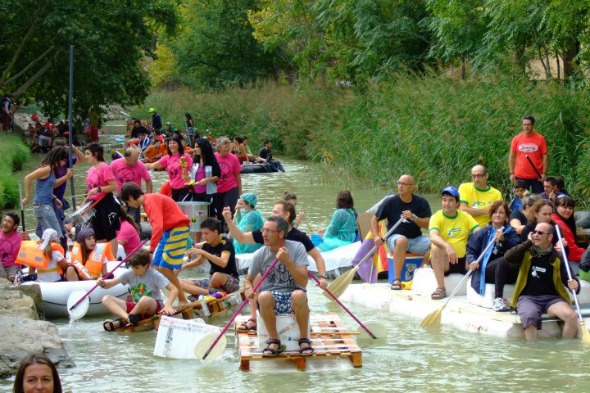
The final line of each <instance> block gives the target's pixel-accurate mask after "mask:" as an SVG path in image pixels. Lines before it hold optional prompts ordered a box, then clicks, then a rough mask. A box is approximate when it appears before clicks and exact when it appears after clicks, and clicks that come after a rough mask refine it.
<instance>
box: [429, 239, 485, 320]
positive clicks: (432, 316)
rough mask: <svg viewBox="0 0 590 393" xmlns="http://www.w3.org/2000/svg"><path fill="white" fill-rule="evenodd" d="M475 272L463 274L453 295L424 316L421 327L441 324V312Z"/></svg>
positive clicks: (478, 260)
mask: <svg viewBox="0 0 590 393" xmlns="http://www.w3.org/2000/svg"><path fill="white" fill-rule="evenodd" d="M494 242H495V240H494V239H492V241H491V242H489V243H488V245H487V246H486V248H485V249H484V250H483V251H482V253H481V254H480V256H479V258H477V259H476V260H475V262H477V263H479V262H480V261H481V260H482V258H483V257H484V255H485V254H486V253H487V252H488V249H489V248H490V247H491V246H492V244H494ZM472 273H473V270H469V271H468V272H467V274H465V275H464V276H463V278H462V279H461V281H459V284H457V286H456V287H455V289H454V290H453V292H452V293H451V296H449V298H448V299H447V301H446V302H445V304H443V305H442V306H441V307H440V308H439V309H438V310H435V311H433V312H431V313H430V314H428V315H427V316H426V318H424V319H423V320H422V322H421V323H420V327H423V328H425V327H428V326H431V325H435V324H436V325H439V324H440V318H441V314H442V312H443V310H444V309H445V307H446V306H447V304H449V302H450V301H451V299H452V298H453V296H455V294H456V293H457V291H458V290H459V288H460V287H461V285H463V282H465V281H466V280H467V278H468V277H470V276H471V274H472Z"/></svg>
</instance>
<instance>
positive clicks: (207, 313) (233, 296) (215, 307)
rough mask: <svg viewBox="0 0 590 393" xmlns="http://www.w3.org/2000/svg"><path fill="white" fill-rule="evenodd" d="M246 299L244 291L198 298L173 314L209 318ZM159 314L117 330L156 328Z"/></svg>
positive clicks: (141, 330)
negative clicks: (206, 298)
mask: <svg viewBox="0 0 590 393" xmlns="http://www.w3.org/2000/svg"><path fill="white" fill-rule="evenodd" d="M245 299H246V297H245V295H244V291H243V290H242V291H240V292H234V293H230V294H228V295H227V296H225V297H223V298H221V299H212V300H208V301H204V300H199V301H196V302H192V303H190V304H189V305H188V306H186V307H183V308H181V309H178V310H176V312H175V313H174V314H173V315H179V314H180V315H182V318H183V319H193V318H195V312H196V313H197V314H198V316H199V317H201V318H203V319H207V318H211V317H214V316H216V315H220V314H223V313H227V312H228V311H229V310H231V309H232V308H233V307H235V306H238V305H240V304H242V302H243V301H244V300H245ZM160 316H161V314H160V315H154V316H152V317H150V318H147V319H143V320H141V321H139V323H138V324H137V325H135V326H133V325H129V326H125V327H122V328H119V329H117V331H118V332H125V333H139V332H145V331H148V330H154V329H158V326H159V325H160Z"/></svg>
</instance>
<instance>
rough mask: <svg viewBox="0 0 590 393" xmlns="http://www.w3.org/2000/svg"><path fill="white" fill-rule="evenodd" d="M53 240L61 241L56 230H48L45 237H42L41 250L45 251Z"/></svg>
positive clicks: (44, 233) (44, 234)
mask: <svg viewBox="0 0 590 393" xmlns="http://www.w3.org/2000/svg"><path fill="white" fill-rule="evenodd" d="M51 240H55V241H59V237H58V236H57V231H56V230H55V229H53V228H47V229H46V230H44V231H43V236H41V244H39V248H40V249H41V250H44V249H45V247H47V245H48V244H49V242H50V241H51Z"/></svg>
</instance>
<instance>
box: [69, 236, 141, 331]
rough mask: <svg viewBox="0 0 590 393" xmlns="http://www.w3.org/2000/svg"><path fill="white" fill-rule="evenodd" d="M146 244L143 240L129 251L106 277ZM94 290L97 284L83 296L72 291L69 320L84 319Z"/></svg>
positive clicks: (80, 292)
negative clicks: (89, 297) (89, 298)
mask: <svg viewBox="0 0 590 393" xmlns="http://www.w3.org/2000/svg"><path fill="white" fill-rule="evenodd" d="M146 242H147V240H144V241H143V242H141V243H140V244H139V246H137V248H135V250H133V251H131V253H130V254H129V255H127V256H126V257H125V258H124V259H123V260H122V261H121V262H119V263H118V264H117V266H115V267H114V268H113V270H111V271H110V272H108V273H107V276H108V275H111V274H113V273H114V272H115V270H117V269H118V268H119V267H120V266H121V265H122V264H124V263H125V262H127V260H128V259H129V258H130V257H131V256H132V255H133V254H135V252H136V251H137V250H139V249H140V248H141V247H142V246H143V245H144V244H145V243H146ZM96 288H98V284H95V285H94V286H93V287H92V288H90V290H89V291H88V292H85V293H84V294H82V292H84V291H82V290H80V291H74V292H72V293H70V296H68V303H67V304H68V314H70V318H72V319H74V320H77V319H80V318H82V317H84V315H86V312H87V311H88V307H89V305H90V300H88V296H89V295H90V294H91V293H92V292H93V291H94V290H95V289H96ZM82 302H84V304H83V305H82V306H80V303H82ZM79 306H80V307H79ZM77 307H78V309H76V308H77Z"/></svg>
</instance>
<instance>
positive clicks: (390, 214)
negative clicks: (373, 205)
mask: <svg viewBox="0 0 590 393" xmlns="http://www.w3.org/2000/svg"><path fill="white" fill-rule="evenodd" d="M415 188H416V180H415V179H414V177H413V176H412V175H408V174H406V175H402V176H401V177H400V178H399V180H398V181H397V192H398V195H394V196H392V197H389V198H387V199H385V200H384V201H383V203H382V204H381V205H380V206H379V209H378V210H377V213H376V214H375V215H374V216H373V217H372V218H371V233H372V234H373V239H374V242H375V246H376V247H380V246H381V245H382V244H383V238H382V237H381V236H380V234H379V226H378V223H379V221H381V220H383V219H385V218H387V230H388V231H389V229H391V228H392V227H393V226H394V225H395V223H396V222H397V221H398V220H399V219H400V218H401V217H403V218H405V221H404V222H402V223H401V224H400V225H399V226H398V227H397V229H396V230H395V231H393V234H391V235H390V236H389V237H388V238H387V247H388V248H389V250H391V251H392V252H393V263H394V268H395V278H394V280H393V284H392V285H391V289H393V290H400V289H402V282H401V272H402V268H403V266H404V261H405V260H406V253H407V252H411V253H413V254H420V255H422V254H426V253H427V252H428V250H429V249H430V238H429V237H428V236H423V235H422V232H421V230H420V228H428V222H429V221H430V216H431V215H432V212H431V210H430V205H429V204H428V202H427V201H426V199H424V198H422V197H421V196H419V195H415V194H414V189H415Z"/></svg>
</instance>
